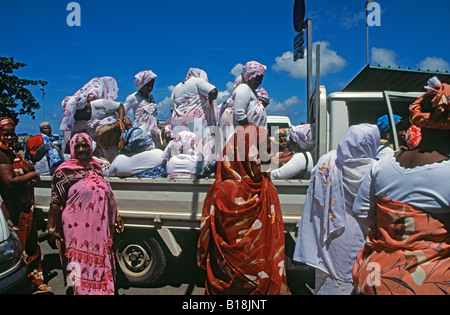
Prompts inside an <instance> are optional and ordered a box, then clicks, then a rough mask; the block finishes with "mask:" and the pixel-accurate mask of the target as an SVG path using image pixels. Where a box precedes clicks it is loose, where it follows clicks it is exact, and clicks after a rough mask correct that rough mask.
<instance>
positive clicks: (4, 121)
mask: <svg viewBox="0 0 450 315" xmlns="http://www.w3.org/2000/svg"><path fill="white" fill-rule="evenodd" d="M6 125H13V126H16V123H15V122H14V120H12V119H11V118H9V117H0V128H1V127H3V126H6Z"/></svg>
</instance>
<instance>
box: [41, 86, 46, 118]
mask: <svg viewBox="0 0 450 315" xmlns="http://www.w3.org/2000/svg"><path fill="white" fill-rule="evenodd" d="M41 91H42V122H44V121H45V90H44V88H43V87H41Z"/></svg>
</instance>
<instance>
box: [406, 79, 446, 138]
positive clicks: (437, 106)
mask: <svg viewBox="0 0 450 315" xmlns="http://www.w3.org/2000/svg"><path fill="white" fill-rule="evenodd" d="M425 88H426V89H427V90H428V92H427V93H425V94H424V95H422V96H421V97H419V98H418V99H417V100H416V101H415V102H414V103H413V104H412V105H411V106H410V108H409V110H410V112H411V122H412V123H413V124H414V125H416V126H417V127H420V128H431V129H441V130H450V85H448V84H446V83H441V82H439V80H438V79H437V78H436V77H433V78H431V79H430V80H428V86H426V87H425ZM430 97H433V99H432V100H431V104H425V102H427V100H428V99H429V98H430ZM425 105H431V107H432V108H433V113H431V112H429V111H424V106H425Z"/></svg>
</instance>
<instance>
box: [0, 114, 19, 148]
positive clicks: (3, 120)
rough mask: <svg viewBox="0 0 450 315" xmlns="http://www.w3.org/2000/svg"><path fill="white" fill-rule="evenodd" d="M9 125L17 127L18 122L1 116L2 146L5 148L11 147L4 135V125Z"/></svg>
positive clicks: (0, 144)
mask: <svg viewBox="0 0 450 315" xmlns="http://www.w3.org/2000/svg"><path fill="white" fill-rule="evenodd" d="M7 125H11V126H14V127H15V126H16V123H15V122H14V120H12V119H11V118H9V117H0V147H1V148H2V149H5V150H8V149H11V148H10V147H9V145H8V142H7V141H6V139H5V137H4V136H3V130H2V127H3V126H7Z"/></svg>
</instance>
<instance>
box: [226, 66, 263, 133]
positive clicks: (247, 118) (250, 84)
mask: <svg viewBox="0 0 450 315" xmlns="http://www.w3.org/2000/svg"><path fill="white" fill-rule="evenodd" d="M266 69H267V67H266V66H264V65H262V64H260V63H259V62H256V61H249V62H247V63H246V64H245V65H244V67H243V69H242V74H241V78H242V83H241V84H239V86H238V87H236V89H235V90H234V91H233V94H232V95H231V99H232V104H233V108H234V110H233V115H234V126H239V125H240V126H245V125H248V124H254V125H256V124H257V122H259V121H260V119H259V117H258V115H255V112H263V111H264V107H263V105H262V104H261V103H260V101H259V99H258V95H257V89H258V87H259V86H260V85H261V83H262V80H263V78H264V74H265V72H266ZM258 125H260V123H258ZM263 127H264V126H263Z"/></svg>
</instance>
